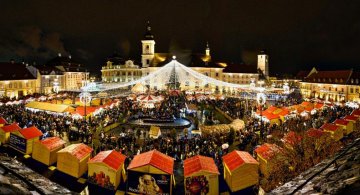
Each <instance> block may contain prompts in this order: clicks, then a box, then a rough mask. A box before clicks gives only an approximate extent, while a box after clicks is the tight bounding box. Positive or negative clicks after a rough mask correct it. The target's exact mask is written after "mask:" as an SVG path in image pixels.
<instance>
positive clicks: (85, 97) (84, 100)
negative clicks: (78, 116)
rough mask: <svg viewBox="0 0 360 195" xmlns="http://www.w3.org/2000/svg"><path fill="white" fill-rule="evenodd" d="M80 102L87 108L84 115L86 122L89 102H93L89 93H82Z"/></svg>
mask: <svg viewBox="0 0 360 195" xmlns="http://www.w3.org/2000/svg"><path fill="white" fill-rule="evenodd" d="M79 97H80V102H81V103H83V104H84V105H85V106H84V115H85V121H86V104H87V102H91V98H92V97H91V94H90V93H89V92H86V91H84V92H81V93H80V95H79Z"/></svg>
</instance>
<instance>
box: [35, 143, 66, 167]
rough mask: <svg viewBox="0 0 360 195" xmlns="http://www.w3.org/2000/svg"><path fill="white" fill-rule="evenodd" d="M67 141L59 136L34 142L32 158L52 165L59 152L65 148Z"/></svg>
mask: <svg viewBox="0 0 360 195" xmlns="http://www.w3.org/2000/svg"><path fill="white" fill-rule="evenodd" d="M64 146H65V141H63V140H62V139H60V138H59V137H48V138H46V139H43V140H41V141H37V142H35V143H34V148H33V153H32V158H33V159H35V160H37V161H39V162H41V163H43V164H45V165H48V166H49V165H52V164H54V163H55V162H56V160H57V154H56V153H57V152H58V151H59V150H61V149H63V148H64Z"/></svg>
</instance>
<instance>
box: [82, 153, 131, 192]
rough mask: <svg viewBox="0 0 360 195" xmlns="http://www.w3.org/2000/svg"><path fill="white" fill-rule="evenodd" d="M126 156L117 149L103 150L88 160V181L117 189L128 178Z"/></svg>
mask: <svg viewBox="0 0 360 195" xmlns="http://www.w3.org/2000/svg"><path fill="white" fill-rule="evenodd" d="M125 159H126V156H125V155H123V154H121V153H119V152H116V151H115V150H107V151H102V152H100V153H99V154H97V155H96V156H95V157H94V158H92V159H91V160H90V161H89V162H88V169H89V170H88V182H89V183H91V184H95V185H98V186H101V187H103V188H108V189H110V190H116V189H117V187H118V186H119V184H120V182H121V178H122V180H123V181H125V179H126V173H125V167H124V162H125Z"/></svg>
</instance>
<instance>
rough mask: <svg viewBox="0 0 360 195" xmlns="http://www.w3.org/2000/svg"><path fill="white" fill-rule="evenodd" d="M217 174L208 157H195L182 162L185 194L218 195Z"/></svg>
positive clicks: (215, 167)
mask: <svg viewBox="0 0 360 195" xmlns="http://www.w3.org/2000/svg"><path fill="white" fill-rule="evenodd" d="M219 174H220V173H219V170H218V168H217V166H216V164H215V162H214V159H212V158H210V157H205V156H201V155H197V156H194V157H191V158H188V159H186V160H184V186H185V194H219Z"/></svg>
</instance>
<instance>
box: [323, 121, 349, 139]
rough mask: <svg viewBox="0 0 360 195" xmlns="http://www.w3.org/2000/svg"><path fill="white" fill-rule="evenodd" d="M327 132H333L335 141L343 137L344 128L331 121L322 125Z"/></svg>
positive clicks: (332, 136) (332, 135)
mask: <svg viewBox="0 0 360 195" xmlns="http://www.w3.org/2000/svg"><path fill="white" fill-rule="evenodd" d="M320 129H322V130H323V131H325V132H329V133H330V134H331V138H333V139H334V140H335V141H339V140H340V139H341V138H343V135H344V134H343V130H342V129H343V128H342V127H339V126H337V125H335V124H331V123H325V124H324V125H323V126H321V127H320Z"/></svg>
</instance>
